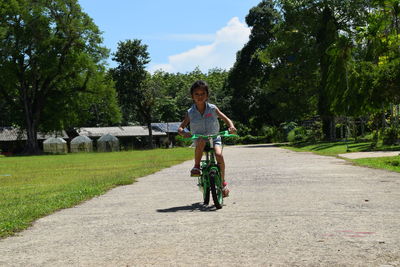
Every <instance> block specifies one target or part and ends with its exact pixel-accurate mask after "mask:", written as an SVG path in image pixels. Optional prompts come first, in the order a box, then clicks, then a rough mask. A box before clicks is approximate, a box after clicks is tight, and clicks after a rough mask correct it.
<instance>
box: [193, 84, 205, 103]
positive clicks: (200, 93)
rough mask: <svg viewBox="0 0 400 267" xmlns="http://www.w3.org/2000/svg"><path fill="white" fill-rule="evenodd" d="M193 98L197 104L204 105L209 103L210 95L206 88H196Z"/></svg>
mask: <svg viewBox="0 0 400 267" xmlns="http://www.w3.org/2000/svg"><path fill="white" fill-rule="evenodd" d="M192 98H193V100H194V102H195V103H196V104H202V103H204V102H206V101H207V99H208V95H207V91H206V90H205V89H204V88H201V87H199V88H196V89H194V90H193V94H192Z"/></svg>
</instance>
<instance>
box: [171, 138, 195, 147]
mask: <svg viewBox="0 0 400 267" xmlns="http://www.w3.org/2000/svg"><path fill="white" fill-rule="evenodd" d="M192 143H193V142H192V140H190V139H187V138H184V137H182V136H180V135H177V136H175V145H176V146H183V147H185V146H190V145H191V144H192Z"/></svg>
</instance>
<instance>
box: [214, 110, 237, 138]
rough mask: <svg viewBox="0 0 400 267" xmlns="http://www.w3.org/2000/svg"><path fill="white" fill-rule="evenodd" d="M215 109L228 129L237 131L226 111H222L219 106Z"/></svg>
mask: <svg viewBox="0 0 400 267" xmlns="http://www.w3.org/2000/svg"><path fill="white" fill-rule="evenodd" d="M215 111H216V112H217V115H218V118H220V119H222V120H223V121H224V122H225V123H226V125H227V126H228V131H229V132H230V133H236V128H235V125H233V122H232V121H231V119H229V118H228V117H227V116H226V115H225V114H224V113H222V112H221V111H220V110H219V108H217V109H216V110H215Z"/></svg>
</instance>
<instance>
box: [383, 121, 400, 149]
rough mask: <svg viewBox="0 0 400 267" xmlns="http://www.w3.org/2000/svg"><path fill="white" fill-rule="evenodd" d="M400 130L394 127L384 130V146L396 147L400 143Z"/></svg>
mask: <svg viewBox="0 0 400 267" xmlns="http://www.w3.org/2000/svg"><path fill="white" fill-rule="evenodd" d="M399 139H400V129H399V128H398V127H396V126H394V125H392V126H391V127H389V128H386V129H384V131H383V134H382V140H383V144H384V145H394V144H396V143H397V142H399Z"/></svg>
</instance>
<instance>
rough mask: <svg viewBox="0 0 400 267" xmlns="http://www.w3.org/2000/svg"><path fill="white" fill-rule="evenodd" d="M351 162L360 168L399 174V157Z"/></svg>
mask: <svg viewBox="0 0 400 267" xmlns="http://www.w3.org/2000/svg"><path fill="white" fill-rule="evenodd" d="M351 161H352V162H355V163H356V164H359V165H362V166H367V167H372V168H378V169H386V170H390V171H395V172H400V156H395V157H381V158H362V159H353V160H351Z"/></svg>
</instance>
